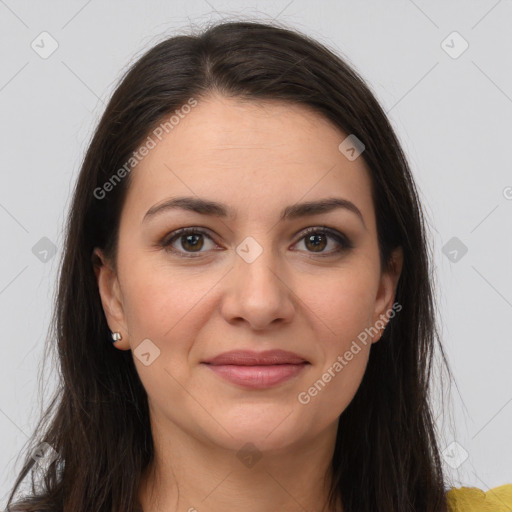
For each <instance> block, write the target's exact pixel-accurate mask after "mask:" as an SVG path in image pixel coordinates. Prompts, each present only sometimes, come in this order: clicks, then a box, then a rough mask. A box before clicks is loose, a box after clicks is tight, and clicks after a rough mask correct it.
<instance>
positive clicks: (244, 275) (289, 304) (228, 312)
mask: <svg viewBox="0 0 512 512" xmlns="http://www.w3.org/2000/svg"><path fill="white" fill-rule="evenodd" d="M240 254H242V256H240V255H239V254H237V255H236V258H235V264H234V268H233V269H232V270H231V271H230V272H229V274H228V276H227V279H226V280H225V283H224V286H225V289H224V296H223V300H222V306H221V312H222V315H223V316H224V318H225V319H226V321H227V322H229V323H242V322H246V323H247V324H248V325H249V326H250V327H251V328H252V329H254V330H265V329H269V328H273V326H277V325H278V324H283V323H290V322H291V321H292V319H293V316H294V314H295V309H296V307H295V304H296V296H295V294H294V293H293V290H292V286H291V283H290V282H289V281H291V278H290V275H289V272H287V271H286V269H285V267H284V265H283V264H281V263H280V262H279V260H278V257H277V256H276V255H275V254H273V253H272V251H271V250H263V252H261V254H259V256H257V257H256V259H254V260H253V261H251V258H245V257H244V255H243V252H241V253H240Z"/></svg>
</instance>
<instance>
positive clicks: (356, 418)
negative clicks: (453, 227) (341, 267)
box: [8, 22, 447, 512]
mask: <svg viewBox="0 0 512 512" xmlns="http://www.w3.org/2000/svg"><path fill="white" fill-rule="evenodd" d="M212 92H218V93H220V94H222V95H224V96H227V97H232V98H239V99H242V100H247V101H255V102H258V101H265V100H278V101H282V102H289V103H293V104H299V105H303V106H306V107H311V108H312V109H314V110H315V111H316V112H318V113H320V114H323V116H324V117H325V118H327V119H329V120H330V121H331V122H332V123H333V124H334V125H335V126H336V127H338V128H339V129H341V130H342V131H343V132H345V133H346V134H347V135H348V134H354V135H355V136H356V137H357V138H358V139H359V140H360V141H362V142H363V143H364V146H365V150H364V153H363V154H362V157H363V158H364V161H365V162H366V164H367V166H368V169H369V170H370V174H371V181H372V196H373V201H374V206H375V213H376V221H377V230H378V242H379V250H380V257H381V263H382V267H383V268H387V266H388V264H389V263H390V255H391V252H392V250H393V249H394V248H396V247H398V246H401V247H402V248H403V254H404V262H403V267H402V273H401V276H400V279H399V282H398V286H397V291H396V295H395V300H396V301H397V302H398V303H399V304H400V305H401V306H402V310H401V312H400V313H399V314H398V315H397V316H396V318H394V319H393V320H392V321H391V322H390V323H389V325H388V327H387V328H386V330H385V331H384V334H383V338H382V340H381V341H380V342H379V343H377V344H375V345H373V346H372V348H371V352H370V357H369V361H368V365H367V369H366V372H365V375H364V377H363V380H362V382H361V385H360V387H359V389H358V391H357V393H356V395H355V397H354V398H353V400H352V401H351V402H350V404H349V405H348V407H347V408H346V410H345V411H343V413H342V414H341V416H340V419H339V427H338V435H337V439H336V445H335V450H334V454H333V459H332V470H333V475H334V480H333V484H332V487H331V492H330V496H329V498H330V504H331V505H333V504H335V503H336V499H337V498H339V497H340V496H341V497H342V501H343V507H344V511H345V512H375V511H376V510H378V511H379V512H396V511H400V512H407V511H411V512H412V511H414V512H434V511H435V512H443V511H445V510H446V501H445V491H446V489H445V483H444V477H443V472H442V466H441V462H440V456H439V446H438V441H437V440H436V429H435V423H434V419H433V414H432V409H431V407H432V405H431V398H430V386H429V383H430V381H431V374H432V369H433V367H432V361H433V360H434V355H435V349H436V347H437V348H438V349H439V350H440V354H441V356H442V361H441V362H442V363H443V364H444V365H446V367H447V363H446V358H445V356H444V352H443V349H442V346H441V344H440V343H438V331H437V326H436V315H435V303H434V299H433V291H434V284H433V277H432V275H431V272H430V264H431V263H430V259H431V254H430V252H429V251H430V249H429V245H428V238H427V234H426V232H425V221H424V214H423V212H422V207H421V204H420V201H419V197H418V192H417V190H416V188H415V184H414V181H413V178H412V175H411V172H410V169H409V166H408V163H407V161H406V158H405V156H404V154H403V151H402V149H401V147H400V144H399V142H398V139H397V137H396V135H395V134H394V131H393V129H392V127H391V125H390V123H389V121H388V119H387V118H386V115H385V113H384V112H383V110H382V108H381V107H380V106H379V104H378V102H377V100H376V99H375V97H374V95H373V94H372V92H370V89H369V88H368V86H367V85H366V84H365V82H364V81H363V79H362V78H361V77H360V76H359V75H358V74H357V72H356V71H354V70H353V69H352V68H351V67H350V66H349V65H348V64H347V63H345V62H344V61H343V60H342V59H341V58H340V57H339V56H337V55H336V54H335V52H334V51H332V50H330V49H328V48H327V47H326V46H324V45H322V44H320V43H319V42H316V41H315V40H313V39H311V38H309V37H307V36H305V35H303V34H300V33H298V32H296V31H294V30H291V29H288V28H285V27H281V26H278V25H277V24H274V25H271V24H266V23H260V22H221V23H217V24H215V25H213V26H211V27H209V28H208V29H207V30H205V31H204V32H202V33H201V34H198V35H179V36H176V37H171V38H168V39H166V40H164V41H162V42H160V43H159V44H157V45H156V46H154V47H153V48H152V49H150V50H149V51H147V53H145V54H144V55H143V56H142V58H140V59H139V60H138V61H137V62H135V64H134V65H133V66H132V67H131V68H130V69H129V70H128V71H127V72H126V74H125V75H124V76H123V78H122V80H121V83H120V85H119V86H118V87H117V89H116V90H115V92H114V94H113V96H112V98H111V100H110V102H109V103H108V106H107V107H106V110H105V112H104V114H103V116H102V118H101V120H100V122H99V125H98V126H97V129H96V131H95V133H94V136H93V138H92V141H91V143H90V145H89V148H88V150H87V153H86V155H85V158H84V161H83V164H82V167H81V171H80V174H79V176H78V180H77V183H76V188H75V190H74V195H73V201H72V204H71V207H70V214H69V218H68V222H67V226H66V236H65V245H64V251H63V259H62V262H61V270H60V276H59V287H58V296H57V300H56V305H55V311H54V317H53V319H52V326H53V327H52V330H53V331H54V332H52V337H53V339H55V340H56V349H57V353H58V358H59V362H60V377H61V380H60V387H59V389H58V390H57V391H56V392H55V395H54V396H53V399H52V401H51V404H50V405H49V407H48V408H47V409H46V411H45V414H44V415H43V417H42V418H41V419H40V422H39V424H38V426H37V428H36V431H35V433H34V435H33V437H32V438H31V444H32V447H31V450H30V452H31V453H32V450H33V449H34V447H35V446H37V445H38V444H39V443H41V442H43V441H44V442H46V443H48V444H49V445H50V446H51V447H53V449H54V450H56V452H57V453H58V454H59V458H58V459H57V460H56V461H55V463H53V464H51V465H50V466H49V467H48V470H47V471H45V472H44V475H43V476H44V478H41V479H40V480H41V482H40V484H41V486H40V488H39V489H38V490H37V491H36V490H35V487H34V472H32V473H31V475H32V495H31V496H28V497H24V498H23V500H22V501H18V502H17V503H16V504H14V507H10V508H9V510H12V511H21V510H23V511H36V510H38V511H57V510H58V511H64V510H66V511H71V510H72V511H73V512H90V511H91V510H94V511H96V512H102V511H105V512H107V511H112V510H116V511H120V510H123V511H130V510H134V507H136V505H137V503H138V497H137V490H138V488H139V484H140V481H141V475H142V474H143V471H144V470H145V468H147V467H148V464H149V463H150V462H151V460H152V457H153V441H152V435H151V428H150V423H149V410H148V401H147V395H146V392H145V389H144V387H143V386H142V383H141V381H140V379H139V377H138V374H137V371H136V368H135V365H134V362H133V356H132V354H131V351H123V352H120V351H118V350H117V349H115V348H114V347H112V345H111V343H109V342H108V341H107V340H108V339H109V333H110V331H109V327H108V325H107V322H106V318H105V314H104V311H103V308H102V304H101V301H100V295H99V291H98V287H97V281H96V278H95V273H94V265H95V264H97V262H95V261H93V259H92V252H93V249H94V248H95V247H100V248H102V249H103V251H104V253H105V254H106V256H107V257H108V258H109V259H110V261H111V262H112V264H113V265H114V268H115V261H116V251H117V237H118V228H119V221H120V212H121V207H122V205H123V201H124V198H125V196H126V192H127V189H128V187H129V186H130V183H131V179H130V178H131V174H130V173H128V176H127V177H126V178H125V179H122V180H118V181H119V182H118V183H117V182H116V183H115V186H113V187H112V190H111V191H109V193H108V194H106V197H104V198H103V199H98V198H97V197H96V194H95V193H94V191H95V190H98V187H102V186H103V184H104V183H106V182H107V181H109V180H111V179H112V177H113V175H114V174H115V172H116V171H117V170H119V169H120V168H122V167H123V165H124V164H125V162H127V161H129V160H130V158H131V157H132V156H133V153H134V151H136V150H137V148H138V147H139V145H140V144H142V142H143V141H144V139H145V138H147V137H148V134H149V133H151V132H152V130H154V129H155V127H157V126H158V125H159V123H161V122H162V120H163V119H164V118H166V117H168V116H170V115H171V114H172V113H173V112H174V111H175V110H177V109H179V108H181V107H182V106H183V105H186V104H187V102H188V101H189V100H190V98H195V99H196V100H200V99H201V98H206V97H207V96H208V95H209V94H211V93H212ZM33 465H34V459H33V458H32V457H31V456H30V454H28V455H27V456H26V462H25V465H24V467H23V469H22V471H21V473H20V474H19V476H18V479H17V481H16V483H15V487H14V489H13V491H12V493H11V495H10V498H9V503H8V505H10V504H12V500H13V498H14V495H15V492H16V491H17V489H18V488H19V487H20V484H21V482H22V480H23V479H24V478H25V476H26V475H27V474H28V472H29V471H30V470H31V469H32V466H33Z"/></svg>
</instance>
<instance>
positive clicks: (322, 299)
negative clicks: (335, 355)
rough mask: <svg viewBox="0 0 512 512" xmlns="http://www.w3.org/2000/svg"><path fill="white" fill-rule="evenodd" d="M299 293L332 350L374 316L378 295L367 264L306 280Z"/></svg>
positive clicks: (365, 326)
mask: <svg viewBox="0 0 512 512" xmlns="http://www.w3.org/2000/svg"><path fill="white" fill-rule="evenodd" d="M297 295H298V296H299V297H300V298H301V299H302V300H303V302H304V303H305V305H306V306H307V310H309V311H310V312H311V313H313V314H312V315H310V318H311V321H313V322H314V323H315V325H316V329H315V330H316V331H317V334H318V336H319V339H324V340H326V342H327V345H328V346H329V347H330V351H331V352H332V350H342V349H343V348H344V347H345V345H346V344H347V343H348V345H350V342H351V340H352V339H355V338H357V336H358V335H359V334H360V333H361V332H362V331H363V330H364V329H365V328H367V327H369V326H370V323H371V321H372V318H373V314H374V308H375V297H376V283H375V276H374V275H373V273H372V272H370V271H368V270H366V269H365V268H355V267H351V268H349V267H347V268H345V269H339V270H338V271H336V272H332V273H330V274H329V276H327V275H326V276H325V278H322V279H321V280H318V279H317V278H311V280H310V279H307V280H303V281H302V284H301V286H300V290H299V292H298V293H297Z"/></svg>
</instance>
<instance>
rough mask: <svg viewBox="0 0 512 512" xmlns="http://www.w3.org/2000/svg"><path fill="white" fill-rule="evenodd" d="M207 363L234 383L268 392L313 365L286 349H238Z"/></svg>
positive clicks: (221, 375)
mask: <svg viewBox="0 0 512 512" xmlns="http://www.w3.org/2000/svg"><path fill="white" fill-rule="evenodd" d="M203 364H206V365H207V366H208V368H210V369H211V370H213V371H214V372H215V373H216V374H217V375H219V376H220V377H222V378H224V379H226V380H228V381H230V382H232V383H234V384H239V385H240V386H244V387H248V388H253V389H264V388H268V387H270V386H275V385H277V384H280V383H281V382H284V381H286V380H288V379H291V378H292V377H294V376H295V375H297V374H298V373H300V371H301V370H303V369H304V368H305V367H306V365H309V364H310V363H309V362H308V361H306V360H305V359H304V358H303V357H300V356H298V355H297V354H294V353H292V352H287V351H284V350H268V351H265V352H253V351H248V350H235V351H231V352H225V353H224V354H220V355H218V356H217V357H214V358H213V359H210V360H208V361H205V362H204V363H203Z"/></svg>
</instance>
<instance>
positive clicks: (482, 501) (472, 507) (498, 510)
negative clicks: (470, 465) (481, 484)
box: [446, 484, 512, 512]
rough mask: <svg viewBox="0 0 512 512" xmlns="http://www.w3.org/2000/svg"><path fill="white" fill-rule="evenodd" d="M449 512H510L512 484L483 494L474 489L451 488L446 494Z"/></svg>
mask: <svg viewBox="0 0 512 512" xmlns="http://www.w3.org/2000/svg"><path fill="white" fill-rule="evenodd" d="M446 498H447V500H448V510H449V511H450V512H510V511H512V484H505V485H502V486H500V487H495V488H494V489H489V490H488V491H487V492H484V491H482V490H480V489H477V488H476V487H460V488H452V489H450V490H449V491H448V492H447V493H446Z"/></svg>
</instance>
